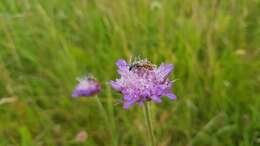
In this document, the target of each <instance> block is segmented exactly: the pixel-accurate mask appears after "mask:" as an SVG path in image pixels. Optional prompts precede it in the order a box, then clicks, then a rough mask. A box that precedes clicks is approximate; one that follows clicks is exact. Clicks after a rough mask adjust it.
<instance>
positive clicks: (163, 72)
mask: <svg viewBox="0 0 260 146" xmlns="http://www.w3.org/2000/svg"><path fill="white" fill-rule="evenodd" d="M172 70H173V65H172V64H163V63H162V64H161V65H160V66H159V68H158V69H157V73H158V75H159V76H160V78H162V79H163V80H164V79H165V78H167V77H168V76H169V74H170V73H171V72H172Z"/></svg>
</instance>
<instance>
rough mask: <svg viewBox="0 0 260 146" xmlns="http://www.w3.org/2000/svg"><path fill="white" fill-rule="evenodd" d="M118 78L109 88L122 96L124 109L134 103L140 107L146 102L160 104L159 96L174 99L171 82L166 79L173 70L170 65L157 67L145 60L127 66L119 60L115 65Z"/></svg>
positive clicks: (123, 61) (135, 61) (111, 82)
mask: <svg viewBox="0 0 260 146" xmlns="http://www.w3.org/2000/svg"><path fill="white" fill-rule="evenodd" d="M116 65H117V67H118V70H117V72H118V73H119V74H120V76H121V77H120V78H119V79H116V80H115V81H110V84H111V86H112V87H113V88H114V89H115V90H117V91H119V92H121V93H122V94H123V96H124V98H123V103H124V108H126V109H127V108H129V107H131V106H132V105H134V104H135V103H138V104H140V105H142V104H143V103H144V102H146V101H150V100H151V101H154V102H157V103H159V102H161V96H168V97H169V98H170V99H172V100H174V99H176V96H175V95H174V94H173V93H172V92H171V87H172V81H170V80H169V79H168V76H169V74H170V73H171V72H172V70H173V65H172V64H164V63H162V64H161V65H160V66H159V67H157V66H156V65H154V64H151V63H150V62H149V61H148V60H147V59H144V60H140V59H138V60H134V61H133V62H132V63H131V64H128V63H127V62H126V61H125V60H123V59H120V60H118V61H117V63H116Z"/></svg>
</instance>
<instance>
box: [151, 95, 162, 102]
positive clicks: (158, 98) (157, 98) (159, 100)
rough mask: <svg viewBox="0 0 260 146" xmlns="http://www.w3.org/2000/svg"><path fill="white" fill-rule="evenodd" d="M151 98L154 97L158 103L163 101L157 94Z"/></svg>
mask: <svg viewBox="0 0 260 146" xmlns="http://www.w3.org/2000/svg"><path fill="white" fill-rule="evenodd" d="M151 99H152V100H153V101H154V102H157V103H160V102H162V100H161V98H160V97H159V96H156V95H153V96H151Z"/></svg>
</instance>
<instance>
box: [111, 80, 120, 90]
mask: <svg viewBox="0 0 260 146" xmlns="http://www.w3.org/2000/svg"><path fill="white" fill-rule="evenodd" d="M109 83H110V85H111V86H112V87H113V88H114V89H115V90H117V91H120V90H121V86H120V85H119V84H118V83H117V82H116V81H110V82H109Z"/></svg>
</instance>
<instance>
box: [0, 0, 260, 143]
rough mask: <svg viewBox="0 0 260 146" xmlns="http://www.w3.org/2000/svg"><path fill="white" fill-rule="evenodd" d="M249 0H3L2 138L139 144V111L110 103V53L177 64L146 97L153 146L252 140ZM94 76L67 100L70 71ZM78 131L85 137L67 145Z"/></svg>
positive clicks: (259, 135)
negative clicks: (89, 94)
mask: <svg viewBox="0 0 260 146" xmlns="http://www.w3.org/2000/svg"><path fill="white" fill-rule="evenodd" d="M259 14H260V1H259V0H221V1H218V0H212V1H211V0H192V1H191V0H161V1H156V0H1V1H0V100H2V99H3V98H6V97H15V98H17V100H16V101H15V102H12V103H5V104H0V145H1V146H77V145H80V146H82V145H86V146H101V145H105V146H110V145H111V146H144V145H146V144H147V143H148V140H147V137H148V135H147V134H146V131H145V122H144V121H145V120H144V116H143V111H142V108H140V107H138V106H135V107H133V108H131V109H130V110H128V111H126V110H124V109H122V107H121V106H120V105H115V103H116V101H117V100H118V99H120V95H119V94H118V93H116V92H114V91H112V89H111V87H109V86H108V85H107V81H108V80H111V79H115V78H116V77H117V76H118V75H117V74H116V66H115V61H116V60H117V59H119V58H124V59H127V60H128V59H130V57H131V56H134V55H141V56H143V57H147V58H149V59H150V60H151V61H152V62H155V63H157V64H159V63H160V62H167V63H173V64H175V70H174V73H173V75H172V76H171V78H172V79H177V81H176V83H175V86H174V88H173V91H174V92H175V93H176V94H177V96H178V99H177V100H176V101H174V102H172V101H170V100H168V99H167V98H164V101H163V103H162V104H153V105H152V112H153V113H152V118H153V125H154V129H155V136H156V141H157V143H158V146H172V145H174V146H191V145H194V146H221V145H223V146H257V145H260V92H259V90H260V59H259V58H260V17H259ZM87 72H91V73H93V74H94V75H96V77H97V78H98V79H99V80H100V81H102V85H103V91H102V93H101V94H99V97H98V98H100V100H101V101H102V104H103V106H104V107H103V108H104V110H105V111H104V110H102V107H100V106H99V105H98V104H97V103H96V100H95V98H83V99H80V100H71V99H70V98H69V97H70V94H71V91H72V90H73V88H74V86H75V85H76V84H77V81H76V80H75V78H76V77H77V76H81V75H84V74H85V73H87ZM81 130H86V131H87V132H88V139H87V140H86V142H85V143H84V144H81V143H77V142H75V141H74V137H75V135H76V133H77V132H79V131H81Z"/></svg>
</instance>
